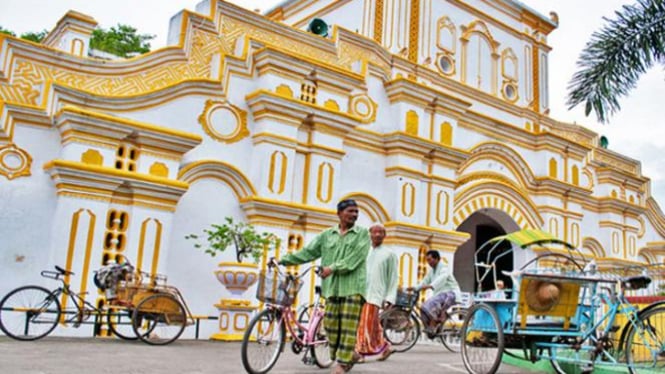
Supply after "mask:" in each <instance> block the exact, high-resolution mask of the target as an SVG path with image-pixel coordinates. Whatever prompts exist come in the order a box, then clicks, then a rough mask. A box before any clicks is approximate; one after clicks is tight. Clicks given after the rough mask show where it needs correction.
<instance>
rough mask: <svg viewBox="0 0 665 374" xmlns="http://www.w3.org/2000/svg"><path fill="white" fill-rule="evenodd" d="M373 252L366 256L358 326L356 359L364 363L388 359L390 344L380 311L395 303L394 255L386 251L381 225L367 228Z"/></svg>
mask: <svg viewBox="0 0 665 374" xmlns="http://www.w3.org/2000/svg"><path fill="white" fill-rule="evenodd" d="M369 234H370V237H371V239H372V249H370V251H369V256H367V294H366V300H365V305H363V309H362V312H361V314H360V327H359V328H358V336H357V341H356V353H357V355H356V360H357V361H364V356H372V355H379V357H378V360H379V361H383V360H385V359H387V358H388V356H390V354H391V353H392V349H391V347H390V343H389V342H387V341H386V339H385V338H384V337H383V329H382V328H381V324H380V321H379V309H381V307H382V306H385V307H387V306H389V305H391V304H394V303H395V297H396V295H397V282H398V274H397V256H396V255H395V254H394V253H393V252H391V251H390V249H388V248H385V247H384V246H383V245H382V244H383V239H384V238H385V237H386V229H385V228H384V227H383V226H382V225H374V226H372V227H370V229H369Z"/></svg>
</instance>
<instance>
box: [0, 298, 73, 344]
mask: <svg viewBox="0 0 665 374" xmlns="http://www.w3.org/2000/svg"><path fill="white" fill-rule="evenodd" d="M61 313H62V309H61V308H60V302H59V301H58V298H57V297H56V296H55V295H53V294H52V293H51V291H49V290H47V289H46V288H43V287H39V286H23V287H19V288H17V289H15V290H13V291H12V292H10V293H8V294H7V296H5V297H4V298H3V299H2V301H0V329H1V330H2V331H3V332H4V333H5V334H7V336H9V337H11V338H14V339H16V340H37V339H41V338H43V337H45V336H46V335H48V334H50V333H51V331H53V329H55V326H56V325H57V324H58V321H59V320H60V314H61Z"/></svg>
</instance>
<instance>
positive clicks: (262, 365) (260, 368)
mask: <svg viewBox="0 0 665 374" xmlns="http://www.w3.org/2000/svg"><path fill="white" fill-rule="evenodd" d="M285 336H286V327H285V326H284V323H282V315H281V314H280V312H279V311H278V310H275V309H265V310H263V311H261V312H260V313H259V314H257V315H256V316H254V318H252V320H251V321H250V322H249V326H247V330H246V331H245V336H243V338H242V347H241V348H240V356H241V358H242V366H244V367H245V370H247V372H248V373H250V374H264V373H267V372H268V371H269V370H270V369H271V368H272V367H273V366H274V365H275V363H276V362H277V359H278V358H279V355H280V354H281V353H282V351H283V350H284V342H285Z"/></svg>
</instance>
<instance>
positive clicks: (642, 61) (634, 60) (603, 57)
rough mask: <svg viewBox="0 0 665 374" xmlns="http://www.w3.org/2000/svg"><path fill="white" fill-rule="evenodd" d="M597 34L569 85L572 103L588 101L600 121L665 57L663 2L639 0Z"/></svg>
mask: <svg viewBox="0 0 665 374" xmlns="http://www.w3.org/2000/svg"><path fill="white" fill-rule="evenodd" d="M606 22H607V24H606V25H605V26H604V27H603V28H602V29H601V30H600V31H597V32H595V33H593V35H591V40H590V41H589V42H588V43H587V45H586V46H585V47H584V50H582V53H581V54H580V57H579V59H578V61H577V66H578V68H579V70H578V71H577V72H576V73H575V74H574V75H573V78H572V80H571V82H570V83H569V85H568V106H569V108H573V107H575V106H577V105H579V104H582V103H584V111H585V114H586V115H587V116H588V115H589V114H590V113H591V112H592V111H593V112H595V113H596V117H597V118H598V120H599V121H600V122H607V120H608V119H609V117H610V116H611V115H612V114H614V113H615V112H617V111H618V110H620V109H621V106H620V105H619V100H618V99H619V98H620V97H622V96H626V95H627V94H628V92H630V90H632V89H633V88H634V87H635V86H636V84H637V81H638V79H639V77H640V75H642V74H644V73H645V72H646V71H647V69H649V68H650V67H651V66H653V65H654V64H655V63H663V62H665V1H663V0H637V1H636V3H635V4H634V5H624V6H623V8H622V9H621V10H620V11H617V12H615V19H612V20H609V19H606Z"/></svg>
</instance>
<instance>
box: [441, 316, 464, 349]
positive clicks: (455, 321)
mask: <svg viewBox="0 0 665 374" xmlns="http://www.w3.org/2000/svg"><path fill="white" fill-rule="evenodd" d="M464 317H466V309H456V310H454V311H452V312H450V313H449V316H448V319H447V320H446V322H444V323H443V328H442V329H441V334H440V335H439V339H440V340H441V344H443V346H444V347H446V349H447V350H449V351H450V352H455V353H457V352H459V351H460V350H461V349H462V348H461V342H462V336H461V333H460V332H461V330H462V324H463V323H464Z"/></svg>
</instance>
